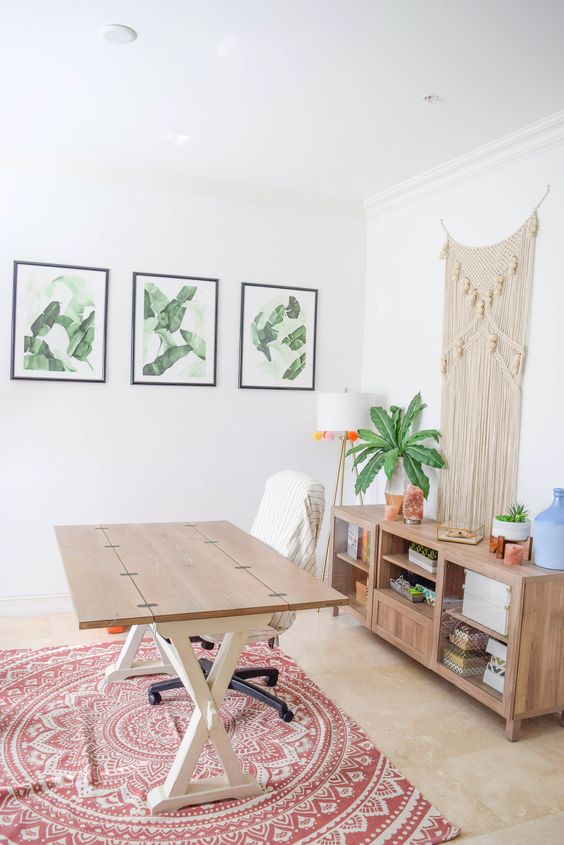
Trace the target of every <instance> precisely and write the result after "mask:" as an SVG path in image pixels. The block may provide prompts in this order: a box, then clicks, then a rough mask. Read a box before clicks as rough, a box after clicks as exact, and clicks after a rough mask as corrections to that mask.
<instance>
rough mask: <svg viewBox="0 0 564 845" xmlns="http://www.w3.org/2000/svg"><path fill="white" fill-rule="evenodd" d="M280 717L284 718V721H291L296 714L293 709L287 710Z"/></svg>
mask: <svg viewBox="0 0 564 845" xmlns="http://www.w3.org/2000/svg"><path fill="white" fill-rule="evenodd" d="M280 718H281V719H282V721H283V722H291V721H292V719H293V718H294V714H293V713H292V711H291V710H286V712H285V713H282V714H281V715H280Z"/></svg>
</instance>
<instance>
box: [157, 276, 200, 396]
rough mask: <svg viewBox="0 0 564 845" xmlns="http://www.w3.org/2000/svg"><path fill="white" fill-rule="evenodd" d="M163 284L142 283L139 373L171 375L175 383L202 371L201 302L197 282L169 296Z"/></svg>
mask: <svg viewBox="0 0 564 845" xmlns="http://www.w3.org/2000/svg"><path fill="white" fill-rule="evenodd" d="M169 284H170V280H169ZM163 287H165V289H166V286H165V284H163V285H162V287H159V285H158V284H155V283H154V282H149V281H146V282H144V283H143V369H142V372H143V375H144V376H152V377H156V378H162V377H163V376H165V377H166V378H172V377H174V378H175V379H177V380H178V382H179V383H181V382H182V380H183V379H190V378H196V379H197V378H200V379H201V378H203V377H204V376H205V373H206V341H205V339H204V337H202V332H205V329H206V316H207V315H206V305H205V302H204V301H202V300H201V299H198V286H197V285H183V286H181V287H180V288H179V289H178V290H174V296H172V297H169V296H167V295H166V293H165V292H164V290H163V289H162V288H163ZM170 292H171V291H170V290H169V293H170Z"/></svg>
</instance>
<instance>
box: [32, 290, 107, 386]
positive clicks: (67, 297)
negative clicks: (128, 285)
mask: <svg viewBox="0 0 564 845" xmlns="http://www.w3.org/2000/svg"><path fill="white" fill-rule="evenodd" d="M27 295H28V303H27V305H28V313H30V316H29V334H26V335H24V347H23V352H24V355H23V368H24V370H35V371H45V372H61V373H62V372H68V373H74V372H77V369H79V363H80V364H85V365H86V366H87V367H88V368H89V369H90V370H93V365H92V361H91V356H92V347H93V344H94V340H95V336H96V335H95V332H96V329H95V324H96V311H95V304H94V297H93V294H92V291H91V290H90V285H89V283H88V282H87V280H86V279H84V278H83V277H82V276H70V275H60V276H56V277H55V278H54V279H53V278H50V279H49V280H48V281H47V282H41V281H40V280H39V279H38V278H37V279H33V280H32V281H30V282H29V284H28V288H27ZM45 301H47V303H48V304H47V305H46V306H45V307H42V308H41V310H39V311H37V310H35V311H34V308H36V307H37V306H36V305H35V303H37V304H39V303H41V302H43V303H44V302H45Z"/></svg>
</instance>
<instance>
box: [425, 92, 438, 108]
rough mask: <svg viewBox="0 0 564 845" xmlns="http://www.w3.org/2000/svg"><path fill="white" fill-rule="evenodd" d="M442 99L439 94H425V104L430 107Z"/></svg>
mask: <svg viewBox="0 0 564 845" xmlns="http://www.w3.org/2000/svg"><path fill="white" fill-rule="evenodd" d="M440 99H441V98H440V97H439V95H438V94H425V96H424V97H423V102H425V103H427V105H428V106H431V105H433V103H438V102H439V101H440Z"/></svg>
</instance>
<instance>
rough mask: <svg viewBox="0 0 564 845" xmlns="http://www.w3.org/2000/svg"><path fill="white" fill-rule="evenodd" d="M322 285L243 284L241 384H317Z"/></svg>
mask: <svg viewBox="0 0 564 845" xmlns="http://www.w3.org/2000/svg"><path fill="white" fill-rule="evenodd" d="M316 328H317V290H314V289H312V288H292V287H281V286H278V285H255V284H247V283H243V285H242V286H241V337H240V346H239V387H251V388H271V389H274V390H284V389H286V390H314V389H315V341H316Z"/></svg>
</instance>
